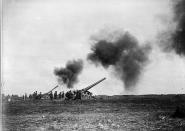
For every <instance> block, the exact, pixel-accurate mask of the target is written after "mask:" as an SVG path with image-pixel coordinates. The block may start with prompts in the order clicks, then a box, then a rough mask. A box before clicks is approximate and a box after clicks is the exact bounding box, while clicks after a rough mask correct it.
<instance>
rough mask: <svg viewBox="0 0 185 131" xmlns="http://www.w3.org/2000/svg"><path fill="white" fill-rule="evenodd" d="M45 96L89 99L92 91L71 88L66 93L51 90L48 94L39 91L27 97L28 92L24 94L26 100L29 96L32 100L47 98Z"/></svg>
mask: <svg viewBox="0 0 185 131" xmlns="http://www.w3.org/2000/svg"><path fill="white" fill-rule="evenodd" d="M44 96H49V99H50V100H54V99H55V100H56V99H65V100H75V99H82V98H85V99H89V98H90V97H91V96H92V93H91V92H89V91H83V90H81V91H80V90H70V91H67V92H66V93H64V91H62V92H59V93H57V91H55V92H54V93H53V92H52V91H51V92H49V93H47V95H46V94H42V93H41V92H40V93H37V91H35V92H34V93H33V94H30V95H29V97H27V94H25V95H23V99H24V100H26V99H27V98H29V99H30V100H40V99H45V98H44Z"/></svg>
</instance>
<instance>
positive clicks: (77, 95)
mask: <svg viewBox="0 0 185 131" xmlns="http://www.w3.org/2000/svg"><path fill="white" fill-rule="evenodd" d="M105 79H106V78H103V79H101V80H99V81H97V82H95V83H93V84H92V85H90V86H87V87H86V88H83V89H81V90H76V91H73V92H72V91H68V92H66V94H65V96H66V99H68V100H69V99H74V100H76V99H82V98H83V96H91V95H92V93H91V92H89V90H90V89H91V88H92V87H94V86H96V85H97V84H99V83H101V82H102V81H104V80H105Z"/></svg>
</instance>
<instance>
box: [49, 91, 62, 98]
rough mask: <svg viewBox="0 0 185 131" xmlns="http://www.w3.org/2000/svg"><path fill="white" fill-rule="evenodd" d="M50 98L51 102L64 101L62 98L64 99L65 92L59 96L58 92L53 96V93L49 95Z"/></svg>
mask: <svg viewBox="0 0 185 131" xmlns="http://www.w3.org/2000/svg"><path fill="white" fill-rule="evenodd" d="M49 97H50V99H51V100H53V99H62V98H64V92H63V91H62V92H60V93H59V94H57V91H55V93H54V94H53V92H52V91H51V92H50V93H49Z"/></svg>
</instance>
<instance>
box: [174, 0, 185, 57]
mask: <svg viewBox="0 0 185 131" xmlns="http://www.w3.org/2000/svg"><path fill="white" fill-rule="evenodd" d="M174 13H175V16H174V21H175V22H177V28H176V31H175V32H174V33H173V34H172V40H173V43H172V47H173V48H174V49H175V51H176V53H178V54H180V55H185V0H178V1H176V2H175V4H174Z"/></svg>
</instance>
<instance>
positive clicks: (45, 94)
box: [42, 85, 58, 96]
mask: <svg viewBox="0 0 185 131" xmlns="http://www.w3.org/2000/svg"><path fill="white" fill-rule="evenodd" d="M57 87H58V85H56V86H55V87H54V88H53V89H51V90H50V91H48V92H47V93H44V94H43V95H42V96H44V95H47V94H49V93H50V92H52V91H53V90H54V89H56V88H57Z"/></svg>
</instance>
